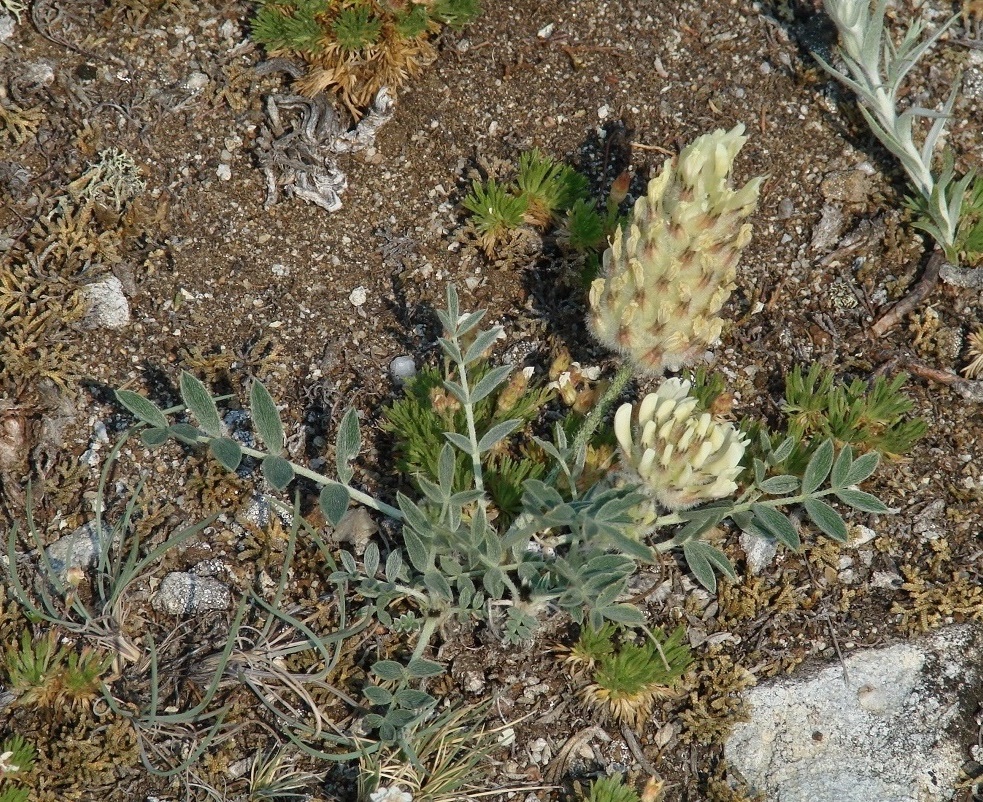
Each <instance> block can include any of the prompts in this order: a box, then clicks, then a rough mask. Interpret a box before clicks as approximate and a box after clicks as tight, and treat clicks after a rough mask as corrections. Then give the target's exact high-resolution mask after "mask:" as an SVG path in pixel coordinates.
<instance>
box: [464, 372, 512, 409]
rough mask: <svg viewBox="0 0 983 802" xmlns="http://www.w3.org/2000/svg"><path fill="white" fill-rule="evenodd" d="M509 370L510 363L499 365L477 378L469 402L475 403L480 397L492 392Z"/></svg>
mask: <svg viewBox="0 0 983 802" xmlns="http://www.w3.org/2000/svg"><path fill="white" fill-rule="evenodd" d="M511 372H512V366H511V365H499V366H498V367H497V368H492V369H491V370H490V371H488V372H487V373H486V374H485V375H484V376H482V377H481V378H480V379H479V380H478V383H477V384H476V385H475V386H474V389H473V390H472V391H471V403H472V404H477V403H478V402H479V401H481V399H483V398H485V397H486V396H488V395H490V394H491V393H492V392H494V390H495V388H497V387H498V386H499V385H500V384H501V383H502V382H504V381H505V380H506V379H507V378H508V376H509V374H510V373H511Z"/></svg>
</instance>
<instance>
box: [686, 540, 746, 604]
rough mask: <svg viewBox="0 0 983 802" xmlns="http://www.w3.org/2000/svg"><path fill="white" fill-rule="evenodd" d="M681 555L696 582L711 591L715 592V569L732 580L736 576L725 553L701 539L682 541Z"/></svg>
mask: <svg viewBox="0 0 983 802" xmlns="http://www.w3.org/2000/svg"><path fill="white" fill-rule="evenodd" d="M683 556H684V557H685V558H686V564H687V565H688V566H689V569H690V570H691V571H692V572H693V576H695V577H696V580H697V582H699V583H700V584H701V585H703V587H705V588H706V589H707V590H709V591H710V592H711V593H716V592H717V574H716V571H720V572H721V573H723V574H724V575H725V576H727V577H728V578H729V579H732V580H733V579H735V578H736V576H737V575H736V574H735V573H734V566H733V565H732V564H731V561H730V560H728V559H727V555H726V554H724V553H723V552H722V551H720V549H717V548H714V547H713V546H711V545H710V544H709V543H704V542H703V541H702V540H690V541H688V542H686V543H684V544H683ZM715 569H716V570H715Z"/></svg>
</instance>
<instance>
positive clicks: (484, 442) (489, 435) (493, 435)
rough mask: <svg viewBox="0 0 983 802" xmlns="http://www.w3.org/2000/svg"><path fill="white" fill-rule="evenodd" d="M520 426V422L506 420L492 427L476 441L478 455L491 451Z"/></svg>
mask: <svg viewBox="0 0 983 802" xmlns="http://www.w3.org/2000/svg"><path fill="white" fill-rule="evenodd" d="M521 425H522V421H521V420H507V421H503V422H502V423H497V424H495V425H494V426H492V427H491V428H490V429H489V430H488V431H487V432H485V434H484V436H482V438H481V439H480V440H479V441H478V453H479V454H484V453H485V452H486V451H491V450H492V449H493V448H494V447H495V446H496V445H497V444H498V443H499V442H500V441H502V440H504V439H505V438H506V437H508V436H509V435H510V434H512V432H514V431H515V430H516V429H518V428H519V427H520V426H521Z"/></svg>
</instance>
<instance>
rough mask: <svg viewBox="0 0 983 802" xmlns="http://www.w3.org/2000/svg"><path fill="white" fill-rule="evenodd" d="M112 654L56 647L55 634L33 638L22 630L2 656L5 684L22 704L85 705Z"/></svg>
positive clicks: (94, 695)
mask: <svg viewBox="0 0 983 802" xmlns="http://www.w3.org/2000/svg"><path fill="white" fill-rule="evenodd" d="M111 662H112V657H111V656H108V655H106V654H104V653H102V652H99V651H96V650H93V649H89V648H86V649H83V650H82V651H81V652H77V651H75V649H73V648H70V647H68V646H66V645H62V646H58V644H57V642H56V634H55V632H54V631H53V630H51V631H49V633H48V635H47V636H46V637H42V638H35V637H34V636H33V635H32V633H31V632H29V631H27V630H24V632H23V633H22V634H21V639H20V645H19V646H18V645H17V644H11V645H10V646H8V647H7V649H6V652H5V653H4V656H3V663H4V668H5V671H6V673H7V678H8V683H7V684H8V685H9V686H10V688H11V689H12V690H13V691H14V692H15V693H16V694H17V699H16V700H15V703H16V704H18V705H23V706H33V705H37V706H40V707H55V706H58V705H61V704H67V705H69V706H72V705H75V704H82V705H87V704H90V703H91V702H92V700H94V699H96V698H98V696H99V694H100V692H101V688H102V679H101V677H102V675H103V674H104V673H106V671H107V670H108V668H109V665H110V663H111Z"/></svg>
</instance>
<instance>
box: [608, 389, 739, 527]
mask: <svg viewBox="0 0 983 802" xmlns="http://www.w3.org/2000/svg"><path fill="white" fill-rule="evenodd" d="M689 391H690V383H689V382H687V381H681V380H680V379H668V380H667V381H665V382H664V383H663V384H662V386H661V387H660V388H659V389H658V391H657V392H655V393H650V394H649V395H647V396H645V398H643V399H642V401H641V403H640V404H638V406H637V409H636V408H635V407H633V406H632V405H631V404H624V405H622V406H621V407H620V408H619V409H618V411H617V413H615V416H614V433H615V436H616V437H617V439H618V445H619V446H620V447H621V455H622V465H623V467H624V468H625V470H626V471H627V472H629V473H630V474H635V475H637V478H638V480H640V481H641V482H642V484H643V486H644V487H646V488H647V489H648V490H649V491H650V492H651V493H652V495H653V496H654V497H655V498H656V499H657V500H658V502H659V503H660V504H662V505H663V506H664V507H665V508H666V509H669V510H684V509H687V508H688V507H692V506H694V505H696V504H699V503H701V502H705V501H712V500H714V499H720V498H726V497H727V496H730V495H732V494H733V493H734V492H735V491H736V490H737V481H736V480H737V478H738V477H739V476H740V474H741V471H742V468H741V459H742V458H743V457H744V449H745V448H746V446H747V444H748V441H747V440H745V439H742V437H741V434H740V432H738V431H737V430H736V429H735V428H734V426H733V425H732V424H730V423H720V422H717V421H715V420H714V419H713V417H712V416H711V415H710V413H708V412H701V411H700V410H699V409H698V406H697V405H698V401H697V399H696V398H694V397H693V396H691V395H690V394H689Z"/></svg>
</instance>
